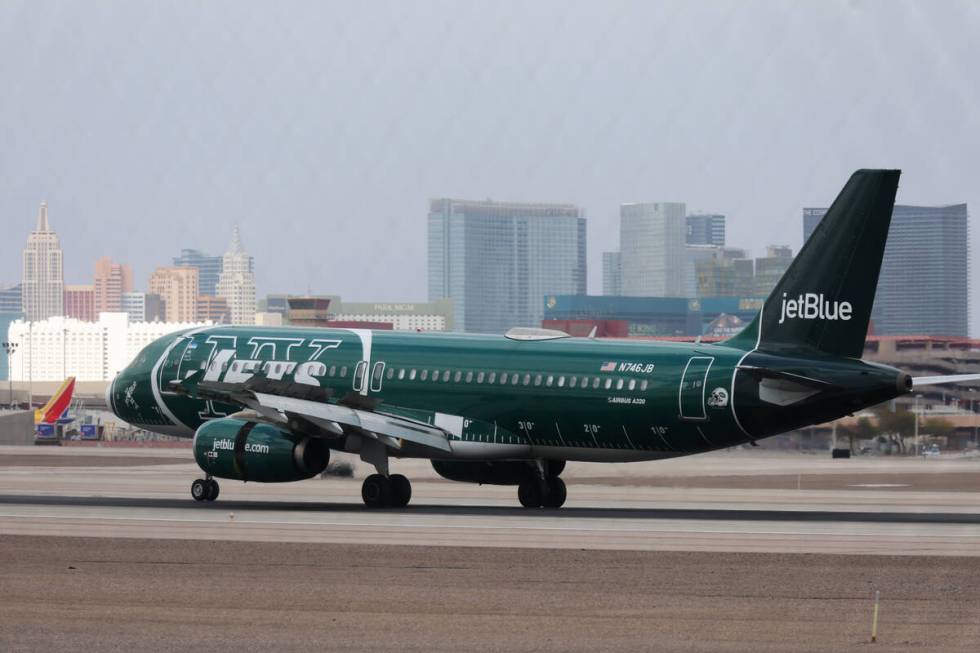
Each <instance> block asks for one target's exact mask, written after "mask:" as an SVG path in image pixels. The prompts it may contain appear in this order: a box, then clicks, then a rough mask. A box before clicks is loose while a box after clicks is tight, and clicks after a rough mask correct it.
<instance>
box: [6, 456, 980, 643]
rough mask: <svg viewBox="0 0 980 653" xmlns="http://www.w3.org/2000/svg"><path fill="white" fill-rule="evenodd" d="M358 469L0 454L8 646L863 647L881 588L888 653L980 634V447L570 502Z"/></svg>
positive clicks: (693, 474)
mask: <svg viewBox="0 0 980 653" xmlns="http://www.w3.org/2000/svg"><path fill="white" fill-rule="evenodd" d="M17 459H19V460H17ZM68 459H71V462H68ZM355 466H356V467H357V477H358V478H356V479H337V478H328V479H322V480H321V479H311V480H309V481H303V482H300V483H290V484H275V485H261V484H253V483H249V484H242V483H237V482H232V481H221V488H222V490H221V496H220V497H219V499H218V501H217V502H215V503H213V504H208V503H204V504H201V503H195V502H193V501H192V500H191V499H190V498H189V492H188V491H189V486H190V482H191V481H192V480H193V479H194V478H196V477H198V476H199V475H200V474H199V472H198V471H197V470H196V467H195V466H194V464H193V462H192V460H191V458H190V454H189V452H187V451H173V450H170V451H168V450H160V451H148V450H135V451H133V450H122V451H115V450H108V449H97V450H85V451H83V452H81V451H78V450H77V449H73V448H62V449H57V448H51V449H45V450H44V451H39V450H38V449H33V448H10V449H5V450H0V650H2V651H7V650H80V649H86V648H88V649H93V650H127V651H128V650H133V649H137V648H139V649H145V650H176V649H186V648H206V649H209V650H264V649H272V648H275V649H277V650H298V649H304V650H309V649H311V648H313V649H317V648H318V649H328V650H352V651H354V650H356V651H362V650H372V651H375V650H461V649H463V650H465V649H473V650H555V651H559V650H582V651H584V650H590V651H591V650H613V651H618V650H622V651H626V650H638V649H640V650H651V649H654V650H678V651H783V650H848V649H854V650H867V647H868V646H870V644H869V643H868V640H869V637H870V619H871V599H872V597H873V594H874V590H875V589H878V590H880V591H881V592H882V597H883V598H882V620H881V631H880V636H879V642H878V643H877V644H875V645H874V648H873V650H936V651H940V650H942V651H946V650H952V651H956V650H963V651H966V650H971V651H973V650H978V649H980V611H978V609H977V607H976V606H977V600H978V599H980V501H978V499H980V493H978V492H976V491H973V490H972V489H971V488H972V486H971V485H970V482H971V480H970V479H971V476H972V475H974V474H976V475H977V476H980V460H977V459H951V458H947V459H944V460H939V461H924V460H887V459H877V460H875V459H859V460H851V461H830V460H827V459H825V458H823V457H819V458H818V457H808V456H783V455H767V454H763V455H758V454H757V455H753V456H741V455H732V454H719V455H709V456H698V457H693V458H688V459H680V460H676V461H663V462H659V463H649V464H646V463H645V464H638V465H623V466H616V465H611V466H610V465H605V466H604V465H574V464H571V465H569V468H568V469H567V470H566V472H565V474H563V477H564V478H566V481H567V482H568V484H569V500H568V503H567V504H566V506H565V507H564V508H562V509H561V510H525V509H521V508H519V507H517V502H516V497H515V496H514V495H515V492H514V488H509V487H494V486H482V487H481V486H472V485H465V484H457V483H450V482H447V481H443V480H440V479H438V478H437V477H436V476H435V475H434V474H433V473H432V471H431V468H430V467H429V466H428V465H427V464H426V463H425V462H423V461H395V462H394V468H395V471H398V472H400V473H405V474H406V475H408V476H409V477H410V478H412V480H413V488H414V498H413V501H412V504H411V505H410V506H409V508H408V509H405V510H380V511H379V510H369V509H367V508H365V507H363V505H362V504H361V502H360V497H359V492H360V481H359V479H360V478H362V477H363V475H364V474H365V473H367V472H368V471H369V470H368V469H366V468H365V467H364V466H363V465H361V464H359V463H356V464H355ZM611 471H612V472H614V475H611ZM793 477H796V478H797V483H796V484H792V483H791V484H790V487H788V488H787V487H786V480H787V479H791V478H793ZM651 479H654V480H655V481H656V482H650V481H651ZM807 481H812V484H809V485H808V484H807ZM852 481H854V482H852Z"/></svg>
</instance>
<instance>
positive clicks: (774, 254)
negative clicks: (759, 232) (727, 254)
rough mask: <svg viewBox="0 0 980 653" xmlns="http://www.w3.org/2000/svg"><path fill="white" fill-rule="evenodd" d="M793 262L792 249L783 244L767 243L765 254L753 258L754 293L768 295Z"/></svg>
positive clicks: (760, 295) (757, 295) (762, 295)
mask: <svg viewBox="0 0 980 653" xmlns="http://www.w3.org/2000/svg"><path fill="white" fill-rule="evenodd" d="M792 262H793V250H792V249H790V248H789V247H786V246H785V245H769V246H768V247H766V255H765V256H760V257H759V258H757V259H755V283H754V293H753V294H754V295H755V296H756V297H768V296H769V293H771V292H772V289H773V288H775V287H776V284H777V283H779V280H780V279H782V278H783V274H784V273H785V272H786V270H787V269H788V268H789V264H790V263H792Z"/></svg>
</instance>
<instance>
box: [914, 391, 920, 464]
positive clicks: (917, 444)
mask: <svg viewBox="0 0 980 653" xmlns="http://www.w3.org/2000/svg"><path fill="white" fill-rule="evenodd" d="M919 399H922V395H915V402H914V404H913V406H912V412H913V413H915V455H916V456H918V455H919Z"/></svg>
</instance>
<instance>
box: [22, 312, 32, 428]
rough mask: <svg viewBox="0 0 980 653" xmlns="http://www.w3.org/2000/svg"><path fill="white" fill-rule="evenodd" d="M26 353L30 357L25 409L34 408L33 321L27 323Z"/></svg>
mask: <svg viewBox="0 0 980 653" xmlns="http://www.w3.org/2000/svg"><path fill="white" fill-rule="evenodd" d="M27 353H28V354H29V355H30V357H31V362H30V363H29V364H28V365H27V410H34V322H28V323H27ZM21 360H24V359H23V358H21Z"/></svg>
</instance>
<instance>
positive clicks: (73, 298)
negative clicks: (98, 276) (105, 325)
mask: <svg viewBox="0 0 980 653" xmlns="http://www.w3.org/2000/svg"><path fill="white" fill-rule="evenodd" d="M64 303H65V317H73V318H75V319H76V320H81V321H82V322H95V316H96V315H97V313H96V310H95V286H92V285H71V284H68V285H66V286H65V302H64Z"/></svg>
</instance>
